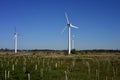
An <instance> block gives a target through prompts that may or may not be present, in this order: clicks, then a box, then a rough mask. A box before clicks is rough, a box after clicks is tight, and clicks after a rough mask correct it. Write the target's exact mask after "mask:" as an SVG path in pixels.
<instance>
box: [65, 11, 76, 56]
mask: <svg viewBox="0 0 120 80" xmlns="http://www.w3.org/2000/svg"><path fill="white" fill-rule="evenodd" d="M65 17H66V20H67V27H68V54H71V27H73V28H78V27H76V26H74V25H72V24H71V23H70V22H69V20H68V16H67V13H65ZM65 29H66V27H65V28H64V30H65ZM64 30H63V31H64Z"/></svg>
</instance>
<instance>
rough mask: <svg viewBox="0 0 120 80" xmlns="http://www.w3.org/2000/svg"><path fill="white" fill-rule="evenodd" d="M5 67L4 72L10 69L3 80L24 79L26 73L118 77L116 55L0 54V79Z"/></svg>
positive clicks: (43, 79) (55, 78)
mask: <svg viewBox="0 0 120 80" xmlns="http://www.w3.org/2000/svg"><path fill="white" fill-rule="evenodd" d="M12 65H14V70H12ZM36 65H37V68H36V69H35V67H36ZM5 70H6V75H7V76H8V74H7V73H8V71H10V77H9V78H8V77H7V78H6V80H28V73H30V79H31V80H66V78H65V77H66V76H67V78H68V80H106V78H107V80H120V58H114V57H112V58H111V57H104V58H102V57H92V58H90V59H88V58H86V57H85V58H81V57H74V58H72V57H71V58H43V57H40V56H37V55H35V56H32V55H31V56H14V55H6V56H0V80H5ZM65 71H66V75H65Z"/></svg>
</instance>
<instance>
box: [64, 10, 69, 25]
mask: <svg viewBox="0 0 120 80" xmlns="http://www.w3.org/2000/svg"><path fill="white" fill-rule="evenodd" d="M65 17H66V20H67V24H69V20H68V16H67V13H66V12H65Z"/></svg>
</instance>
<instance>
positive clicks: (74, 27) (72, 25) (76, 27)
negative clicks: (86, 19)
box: [70, 24, 78, 28]
mask: <svg viewBox="0 0 120 80" xmlns="http://www.w3.org/2000/svg"><path fill="white" fill-rule="evenodd" d="M70 27H73V28H78V27H77V26H74V25H72V24H70Z"/></svg>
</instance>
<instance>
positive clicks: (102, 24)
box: [0, 0, 120, 50]
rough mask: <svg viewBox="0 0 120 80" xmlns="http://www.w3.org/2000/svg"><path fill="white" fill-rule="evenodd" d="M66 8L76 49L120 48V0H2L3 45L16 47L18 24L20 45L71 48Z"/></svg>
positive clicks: (0, 25) (0, 43) (0, 27)
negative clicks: (15, 29) (69, 46)
mask: <svg viewBox="0 0 120 80" xmlns="http://www.w3.org/2000/svg"><path fill="white" fill-rule="evenodd" d="M65 12H67V14H68V17H69V20H70V22H71V23H72V24H74V25H76V26H78V27H79V29H72V35H73V34H74V35H75V48H76V49H78V50H83V49H120V1H119V0H0V48H9V49H13V48H14V26H16V28H17V32H18V33H19V38H18V48H19V49H60V50H61V49H67V43H68V42H67V41H68V40H67V30H65V32H64V33H63V34H61V31H62V30H63V28H64V27H65V26H66V19H65V15H64V13H65Z"/></svg>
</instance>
